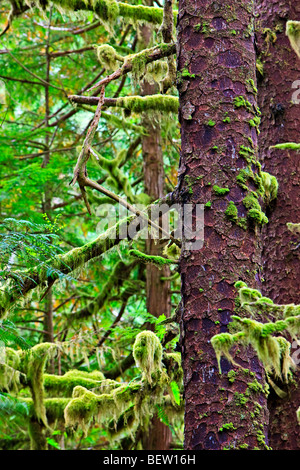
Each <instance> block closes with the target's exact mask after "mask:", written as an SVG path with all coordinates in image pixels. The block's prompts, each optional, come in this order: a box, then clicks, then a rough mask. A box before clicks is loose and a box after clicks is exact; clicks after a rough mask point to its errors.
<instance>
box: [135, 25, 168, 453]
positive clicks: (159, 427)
mask: <svg viewBox="0 0 300 470" xmlns="http://www.w3.org/2000/svg"><path fill="white" fill-rule="evenodd" d="M151 36H152V30H151V28H150V27H148V26H143V27H141V38H142V41H143V43H144V45H145V46H146V47H149V43H150V41H151ZM157 88H158V86H157V85H156V84H150V83H149V82H147V81H146V80H144V81H143V82H142V84H141V91H142V95H143V96H146V95H152V94H156V93H157V91H158V90H157ZM142 124H143V126H144V127H145V129H147V132H148V135H147V136H143V137H142V152H143V162H144V168H143V171H144V186H145V193H146V194H147V195H148V196H150V198H151V200H152V201H156V200H157V199H159V198H161V197H162V196H164V194H165V184H164V180H165V172H164V164H163V153H162V147H161V129H160V125H159V123H158V122H155V121H153V119H151V118H149V117H148V116H147V115H146V114H145V115H144V117H143V122H142ZM158 242H159V240H155V239H153V238H151V237H150V236H149V238H148V239H147V240H146V253H147V254H149V255H161V249H160V247H161V244H159V243H158ZM168 276H170V269H169V268H168V266H164V267H163V268H162V269H158V268H157V267H156V266H154V265H153V264H151V263H150V264H147V265H146V302H147V311H148V312H149V313H150V314H151V315H153V316H155V317H159V316H160V315H162V314H165V315H166V317H169V316H170V313H171V295H170V282H169V281H162V280H161V278H162V277H168ZM151 326H152V325H149V327H150V328H151ZM171 440H172V433H171V430H170V428H169V427H168V426H166V425H165V424H164V423H162V422H161V421H160V420H159V419H158V418H157V417H156V416H154V417H153V419H152V422H151V425H150V428H149V430H148V432H147V433H145V435H144V436H143V447H144V449H146V450H168V449H169V446H170V443H171Z"/></svg>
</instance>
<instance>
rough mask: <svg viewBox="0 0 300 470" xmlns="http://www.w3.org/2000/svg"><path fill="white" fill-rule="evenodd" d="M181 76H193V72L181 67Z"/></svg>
mask: <svg viewBox="0 0 300 470" xmlns="http://www.w3.org/2000/svg"><path fill="white" fill-rule="evenodd" d="M181 76H182V78H195V74H194V73H190V72H189V71H188V69H183V70H182V71H181Z"/></svg>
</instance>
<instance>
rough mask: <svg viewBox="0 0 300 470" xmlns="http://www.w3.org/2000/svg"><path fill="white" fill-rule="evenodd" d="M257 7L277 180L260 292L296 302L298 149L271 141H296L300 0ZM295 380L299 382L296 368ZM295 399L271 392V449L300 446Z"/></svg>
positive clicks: (268, 165)
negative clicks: (294, 45) (295, 40)
mask: <svg viewBox="0 0 300 470" xmlns="http://www.w3.org/2000/svg"><path fill="white" fill-rule="evenodd" d="M257 12H258V14H259V16H258V19H257V26H256V29H257V38H258V45H257V47H258V56H259V58H260V60H261V62H262V63H263V77H261V76H259V81H258V89H259V94H258V96H259V106H260V108H261V112H262V116H261V117H262V121H261V126H260V129H261V134H260V138H259V144H260V152H261V161H262V162H263V166H264V169H265V170H266V171H268V172H269V173H271V174H272V175H274V176H276V178H277V180H278V183H279V191H278V197H277V201H276V204H275V205H274V207H273V208H272V211H271V212H270V214H269V224H268V225H267V226H266V227H265V229H264V231H263V256H262V261H263V277H264V282H263V284H262V291H263V294H264V295H266V296H268V297H270V298H272V299H273V300H274V302H276V303H278V304H288V303H299V286H300V269H299V248H298V249H296V250H295V249H293V248H295V246H296V245H297V243H298V242H299V240H297V237H296V236H295V235H293V234H292V233H291V232H290V231H289V230H288V229H287V226H286V224H287V223H288V222H294V223H299V222H300V205H299V200H300V188H299V174H300V163H299V153H297V152H296V151H295V150H294V151H293V150H276V149H270V146H272V145H275V144H278V143H283V142H300V132H299V129H300V103H298V104H297V103H293V100H292V96H293V93H294V92H295V91H296V90H295V88H293V83H294V82H295V81H297V80H300V60H299V59H298V58H297V56H296V54H295V52H294V51H293V50H292V49H291V46H290V43H289V40H288V38H287V36H286V35H285V27H286V21H287V20H299V18H300V4H299V2H294V1H287V0H272V1H270V0H261V1H260V2H259V5H258V9H257ZM298 88H299V87H298ZM291 352H292V353H293V352H295V349H292V351H291ZM295 379H296V383H297V384H299V379H300V375H299V373H297V374H296V376H295ZM299 403H300V390H299V386H296V387H295V386H293V387H291V388H290V390H289V394H288V396H287V398H286V399H285V400H282V399H280V398H279V397H278V396H277V395H275V394H273V393H272V394H271V395H270V399H269V402H268V406H269V410H270V427H269V434H270V445H271V447H272V448H273V449H275V450H276V449H289V450H292V449H294V450H296V449H299V448H300V427H299V426H297V424H296V410H297V408H298V407H299Z"/></svg>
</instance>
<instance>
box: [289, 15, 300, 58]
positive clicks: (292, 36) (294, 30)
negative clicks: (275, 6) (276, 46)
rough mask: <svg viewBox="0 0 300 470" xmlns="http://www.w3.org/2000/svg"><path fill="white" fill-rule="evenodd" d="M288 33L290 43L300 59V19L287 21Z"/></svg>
mask: <svg viewBox="0 0 300 470" xmlns="http://www.w3.org/2000/svg"><path fill="white" fill-rule="evenodd" d="M286 35H287V37H288V38H289V40H290V44H291V46H292V48H293V49H294V51H295V52H296V54H297V56H298V57H299V59H300V21H287V23H286Z"/></svg>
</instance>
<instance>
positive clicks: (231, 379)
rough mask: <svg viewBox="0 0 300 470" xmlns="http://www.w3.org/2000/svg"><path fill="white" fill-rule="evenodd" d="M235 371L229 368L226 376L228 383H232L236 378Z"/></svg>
mask: <svg viewBox="0 0 300 470" xmlns="http://www.w3.org/2000/svg"><path fill="white" fill-rule="evenodd" d="M236 375H237V372H236V371H235V370H230V371H229V372H228V374H227V378H228V380H229V382H230V383H234V382H235V379H236Z"/></svg>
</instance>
